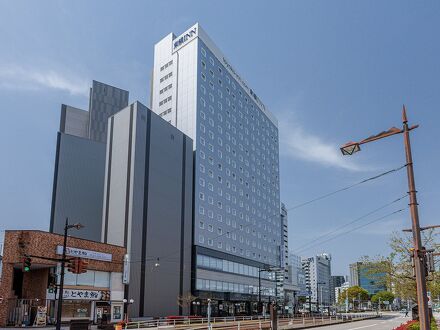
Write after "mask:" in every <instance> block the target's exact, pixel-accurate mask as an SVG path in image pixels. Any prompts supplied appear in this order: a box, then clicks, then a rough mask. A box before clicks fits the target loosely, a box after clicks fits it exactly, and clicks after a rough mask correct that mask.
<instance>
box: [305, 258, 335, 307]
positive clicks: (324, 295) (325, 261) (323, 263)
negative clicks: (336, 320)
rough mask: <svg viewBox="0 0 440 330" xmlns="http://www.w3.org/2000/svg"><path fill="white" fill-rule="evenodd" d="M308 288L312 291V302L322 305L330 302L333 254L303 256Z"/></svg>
mask: <svg viewBox="0 0 440 330" xmlns="http://www.w3.org/2000/svg"><path fill="white" fill-rule="evenodd" d="M301 262H302V268H303V270H304V273H305V278H306V286H307V290H308V291H309V292H311V301H312V303H315V304H316V302H319V304H320V306H321V305H324V306H327V305H329V304H330V301H331V300H330V298H331V297H330V281H331V256H330V255H329V254H326V253H322V254H320V255H317V256H314V257H310V258H305V257H303V258H301Z"/></svg>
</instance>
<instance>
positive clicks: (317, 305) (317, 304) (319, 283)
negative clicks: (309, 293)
mask: <svg viewBox="0 0 440 330" xmlns="http://www.w3.org/2000/svg"><path fill="white" fill-rule="evenodd" d="M324 284H327V283H326V282H316V312H318V313H319V303H320V302H319V301H320V300H322V291H321V298H319V296H320V295H319V286H320V285H324ZM321 289H322V287H321Z"/></svg>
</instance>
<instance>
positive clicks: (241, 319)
mask: <svg viewBox="0 0 440 330" xmlns="http://www.w3.org/2000/svg"><path fill="white" fill-rule="evenodd" d="M377 316H378V314H376V313H374V314H371V313H353V314H338V315H333V316H315V317H313V316H309V317H305V316H302V317H301V316H300V317H283V316H279V318H278V328H279V329H295V328H304V327H313V326H315V325H316V326H317V325H324V324H334V323H341V322H350V321H355V320H361V319H367V318H372V317H377ZM208 323H209V324H208ZM272 328H273V327H272V321H271V319H270V317H269V316H236V317H233V316H230V317H212V318H211V319H210V322H208V319H207V318H195V317H189V318H176V319H173V318H162V319H155V320H148V321H138V322H129V323H127V324H125V326H124V329H194V330H196V329H199V330H203V329H208V330H211V329H216V330H246V329H259V330H263V329H272Z"/></svg>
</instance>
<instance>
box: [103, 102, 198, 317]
mask: <svg viewBox="0 0 440 330" xmlns="http://www.w3.org/2000/svg"><path fill="white" fill-rule="evenodd" d="M192 194H193V145H192V140H191V139H190V138H189V137H187V136H186V135H184V134H183V133H182V132H181V131H179V130H178V129H176V128H175V127H173V126H172V125H170V124H169V123H167V122H166V121H164V120H163V119H162V118H161V117H159V116H158V115H156V114H155V113H153V112H151V111H150V110H149V109H148V108H146V107H145V106H144V105H142V104H141V103H139V102H135V103H133V104H131V105H130V106H128V107H127V108H125V109H123V110H121V111H120V112H118V113H116V114H115V115H113V116H112V117H111V118H110V120H109V129H108V143H107V156H106V167H105V183H104V206H103V208H104V212H103V217H102V219H103V220H102V238H103V241H104V242H105V243H110V244H115V245H120V246H126V247H127V252H128V254H129V256H130V262H129V264H130V276H129V284H128V287H127V290H126V298H127V299H134V304H133V305H132V306H130V310H129V313H130V315H131V316H133V317H138V316H141V317H142V316H164V315H178V314H182V313H186V312H187V311H186V310H184V309H183V308H182V307H180V306H178V304H177V303H176V302H177V299H178V297H181V296H183V295H185V294H188V293H190V292H191V252H192V251H191V247H192V205H193V198H192V196H193V195H192Z"/></svg>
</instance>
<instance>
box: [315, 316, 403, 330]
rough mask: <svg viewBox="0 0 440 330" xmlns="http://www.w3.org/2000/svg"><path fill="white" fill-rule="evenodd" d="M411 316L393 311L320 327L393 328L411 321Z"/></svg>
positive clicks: (348, 329) (340, 329) (343, 329)
mask: <svg viewBox="0 0 440 330" xmlns="http://www.w3.org/2000/svg"><path fill="white" fill-rule="evenodd" d="M410 319H411V318H410V317H409V316H407V317H405V316H404V315H403V314H399V313H395V314H394V313H393V314H388V313H387V314H384V315H383V316H382V317H381V318H377V319H371V320H365V321H358V322H352V323H345V324H336V325H330V326H325V327H320V328H319V329H322V330H327V329H328V330H358V329H359V330H361V329H372V330H373V329H374V330H392V329H393V328H395V327H397V326H399V325H400V324H402V323H405V322H407V321H409V320H410Z"/></svg>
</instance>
